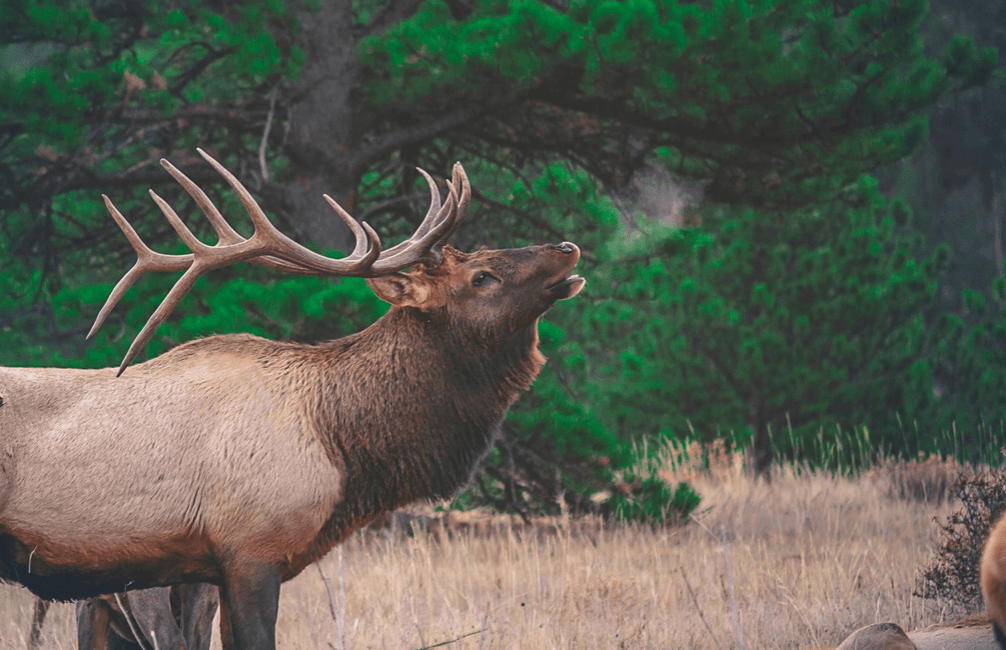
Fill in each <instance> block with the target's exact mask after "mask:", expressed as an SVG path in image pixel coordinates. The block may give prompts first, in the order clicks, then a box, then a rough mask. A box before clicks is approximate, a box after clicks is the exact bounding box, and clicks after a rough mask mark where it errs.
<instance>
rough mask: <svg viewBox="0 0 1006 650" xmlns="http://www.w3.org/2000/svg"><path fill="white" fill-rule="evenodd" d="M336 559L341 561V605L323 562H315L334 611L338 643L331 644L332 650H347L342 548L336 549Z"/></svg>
mask: <svg viewBox="0 0 1006 650" xmlns="http://www.w3.org/2000/svg"><path fill="white" fill-rule="evenodd" d="M336 557H337V558H338V560H339V565H338V573H339V600H340V602H339V604H338V605H337V604H336V600H335V589H333V588H332V580H331V579H330V578H329V577H328V575H327V574H326V573H325V570H324V569H322V568H321V562H315V563H314V565H315V566H316V567H318V573H320V574H321V579H322V580H324V581H325V588H326V589H328V605H329V607H330V608H331V609H332V620H334V621H335V637H336V641H337V643H329V644H328V645H329V646H331V648H332V650H346V589H345V581H344V580H343V571H342V546H341V545H340V546H337V547H336Z"/></svg>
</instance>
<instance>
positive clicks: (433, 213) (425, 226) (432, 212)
mask: <svg viewBox="0 0 1006 650" xmlns="http://www.w3.org/2000/svg"><path fill="white" fill-rule="evenodd" d="M416 171H417V172H419V173H420V174H422V175H423V178H425V179H426V184H427V185H428V186H429V188H430V209H429V210H427V211H426V216H425V217H423V221H422V223H420V224H419V227H418V228H416V232H414V233H413V234H412V236H411V237H409V238H408V239H406V240H405V241H403V242H401V243H400V244H397V245H396V246H392V247H391V248H389V249H388V250H386V251H384V256H385V257H392V256H395V255H398V254H399V253H400V252H402V251H403V250H405V249H406V248H408V247H409V246H410V245H412V244H413V243H415V242H417V241H419V240H420V239H422V238H423V236H424V235H425V234H426V233H427V232H429V230H430V228H432V227H433V226H435V225H436V224H437V223H439V222H440V220H441V219H443V218H444V216H445V215H446V212H441V209H440V207H441V204H440V189H439V188H438V187H437V183H436V181H434V180H433V177H432V176H430V175H429V174H427V173H426V170H424V169H421V168H419V167H416Z"/></svg>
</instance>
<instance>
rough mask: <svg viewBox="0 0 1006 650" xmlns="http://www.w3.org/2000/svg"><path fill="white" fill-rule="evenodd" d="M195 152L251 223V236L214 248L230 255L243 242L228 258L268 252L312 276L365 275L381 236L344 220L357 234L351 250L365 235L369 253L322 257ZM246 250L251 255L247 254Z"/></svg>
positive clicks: (217, 165) (224, 172) (222, 170)
mask: <svg viewBox="0 0 1006 650" xmlns="http://www.w3.org/2000/svg"><path fill="white" fill-rule="evenodd" d="M196 151H198V152H199V155H201V156H202V157H203V158H204V159H205V160H206V162H208V163H209V164H210V165H212V166H213V169H215V170H217V173H219V174H220V175H221V176H223V177H224V180H226V181H227V184H228V185H230V186H231V189H233V190H234V192H235V193H236V194H237V195H238V198H239V199H241V203H242V204H243V205H244V207H245V210H246V211H247V212H248V216H249V217H250V218H251V220H252V223H253V224H254V225H255V234H254V235H252V237H251V239H249V240H247V241H246V242H244V243H241V244H235V245H234V246H223V247H219V248H218V250H219V253H220V254H228V256H229V257H230V256H231V254H229V252H228V249H230V248H237V247H244V246H245V245H246V244H247V245H248V246H247V249H246V252H245V251H243V252H242V254H241V256H240V258H236V257H234V258H232V261H234V262H239V261H244V260H247V259H249V258H251V257H256V256H258V255H261V254H263V253H268V254H270V255H273V256H276V257H279V258H280V259H283V260H284V261H287V262H291V263H293V264H297V265H299V266H302V267H304V268H305V270H310V272H311V274H312V275H315V274H316V275H343V276H366V275H368V272H369V270H370V267H371V266H372V265H373V263H374V261H375V260H377V259H378V257H379V256H380V254H381V239H380V237H378V236H377V233H376V232H374V229H373V228H371V227H370V226H369V225H367V224H361V225H362V229H361V228H353V226H352V225H350V224H349V222H347V225H349V226H350V228H353V230H354V232H355V233H357V245H356V248H355V249H354V253H355V252H356V251H358V250H360V249H361V246H360V239H362V236H365V237H366V238H367V239H368V240H369V242H368V243H369V248H370V250H369V252H367V253H363V254H358V255H350V256H349V257H345V258H343V259H341V260H333V259H331V258H328V257H325V256H324V255H319V254H318V253H315V252H314V251H311V250H309V249H307V248H305V247H304V246H301V245H300V244H298V243H297V242H295V241H294V240H292V239H290V238H289V237H287V236H286V235H284V234H283V233H281V232H280V231H279V230H277V229H276V227H275V226H274V225H272V222H270V221H269V218H268V217H266V216H265V213H264V212H263V211H262V208H261V207H259V204H258V203H257V202H256V201H255V199H254V198H253V197H252V195H251V192H249V191H248V190H247V188H245V186H244V185H242V184H241V181H239V180H238V179H237V177H235V176H234V174H232V173H230V172H229V171H228V170H227V168H226V167H224V166H223V165H221V164H220V163H219V162H217V161H216V160H214V159H213V157H212V156H210V155H209V154H207V153H206V152H205V151H203V150H202V149H196ZM336 212H339V210H336ZM343 212H345V211H343ZM339 216H340V217H342V218H343V221H346V219H347V218H348V219H349V221H351V222H353V223H354V224H355V223H356V220H355V219H353V218H352V217H350V216H349V215H348V214H346V215H345V217H343V214H342V213H340V214H339ZM361 231H362V232H361ZM214 248H217V247H214ZM252 251H254V252H252ZM247 253H251V254H250V255H249V254H247Z"/></svg>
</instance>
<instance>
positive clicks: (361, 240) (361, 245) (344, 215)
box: [321, 194, 367, 257]
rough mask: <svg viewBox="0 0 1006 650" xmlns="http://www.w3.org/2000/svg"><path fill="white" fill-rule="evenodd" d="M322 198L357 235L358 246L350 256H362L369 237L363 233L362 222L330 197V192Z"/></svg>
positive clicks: (354, 234)
mask: <svg viewBox="0 0 1006 650" xmlns="http://www.w3.org/2000/svg"><path fill="white" fill-rule="evenodd" d="M321 198H323V199H325V201H327V202H328V204H329V205H330V206H332V209H333V210H335V213H336V214H338V215H339V218H340V219H342V222H343V223H344V224H346V225H347V226H349V229H350V230H351V231H353V236H354V237H356V247H355V248H354V249H353V252H352V253H350V255H349V257H360V256H361V255H363V254H364V253H366V252H367V237H366V236H364V234H363V229H362V228H360V223H359V222H358V221H357V220H356V219H354V218H353V215H351V214H349V213H348V212H346V210H345V209H344V208H343V207H342V206H341V205H339V204H338V203H337V202H336V201H335V199H333V198H332V197H330V196H329V195H328V194H322V195H321Z"/></svg>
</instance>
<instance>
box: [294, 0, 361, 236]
mask: <svg viewBox="0 0 1006 650" xmlns="http://www.w3.org/2000/svg"><path fill="white" fill-rule="evenodd" d="M298 17H299V18H300V22H301V26H302V28H303V32H302V33H301V34H300V36H299V37H298V39H297V42H298V44H299V45H300V46H301V47H302V48H303V49H304V52H305V55H306V60H305V63H304V68H303V69H302V71H301V76H300V79H299V80H298V81H297V82H296V83H295V84H293V87H292V88H290V89H289V94H290V96H292V97H293V98H294V99H293V101H292V103H291V106H290V114H289V120H290V122H289V129H290V131H289V134H288V145H287V146H286V148H285V152H286V153H287V154H288V155H289V156H290V162H291V171H292V172H293V176H292V178H289V179H287V180H286V181H285V182H283V183H281V185H282V187H281V190H282V191H281V194H282V203H283V208H282V209H283V212H284V214H283V216H284V217H285V220H286V221H287V223H288V224H289V225H290V227H291V228H292V229H293V230H294V234H295V236H296V238H297V239H298V240H299V241H301V242H305V243H307V242H314V243H316V244H320V245H321V246H322V247H324V248H340V249H342V250H345V251H346V252H349V250H351V249H352V242H353V238H352V235H351V234H350V232H349V229H348V228H346V227H345V226H344V225H343V224H342V221H341V220H340V219H339V218H338V216H337V215H336V214H335V212H334V211H333V210H332V208H331V207H329V205H328V204H327V203H326V202H325V200H324V199H323V198H322V194H329V195H331V196H332V198H334V199H335V200H336V201H338V202H339V203H340V204H341V205H342V206H343V207H344V208H346V209H347V210H349V211H350V212H351V213H352V211H353V208H354V205H353V203H354V199H355V197H354V196H353V191H354V189H355V187H356V180H357V174H358V170H357V169H355V161H354V160H353V156H352V154H353V153H354V150H355V149H356V146H357V143H356V142H355V137H354V131H353V106H352V103H351V94H352V91H353V89H354V87H355V86H356V84H357V77H358V75H359V71H360V64H359V60H358V59H357V56H356V37H355V36H354V35H353V11H352V3H351V2H350V0H325V1H324V2H322V4H321V9H320V10H319V11H317V12H313V13H312V12H308V11H301V12H299V16H298Z"/></svg>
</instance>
